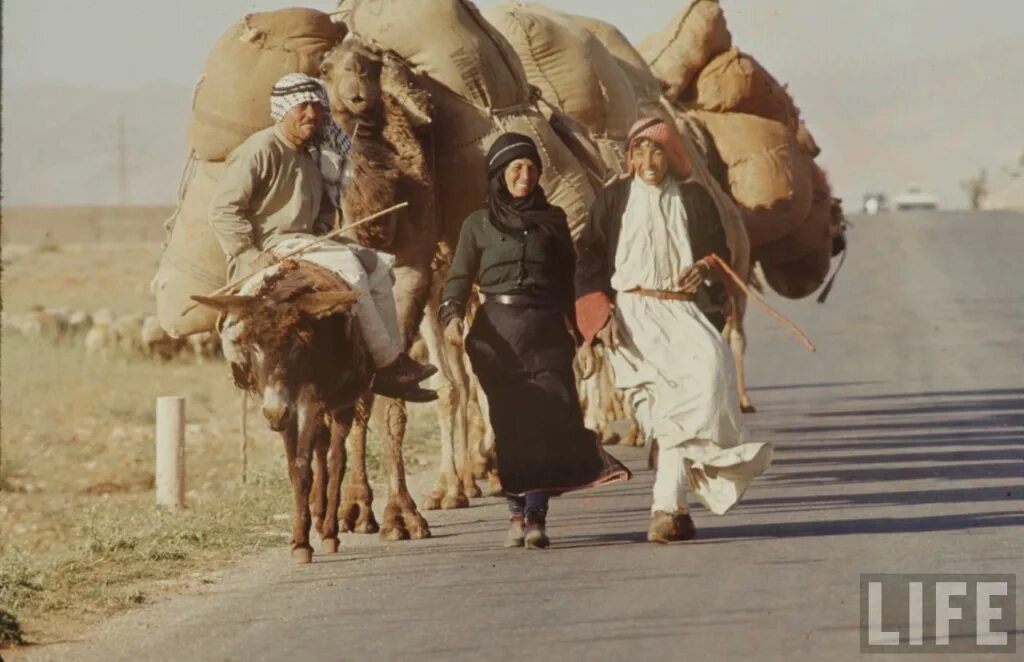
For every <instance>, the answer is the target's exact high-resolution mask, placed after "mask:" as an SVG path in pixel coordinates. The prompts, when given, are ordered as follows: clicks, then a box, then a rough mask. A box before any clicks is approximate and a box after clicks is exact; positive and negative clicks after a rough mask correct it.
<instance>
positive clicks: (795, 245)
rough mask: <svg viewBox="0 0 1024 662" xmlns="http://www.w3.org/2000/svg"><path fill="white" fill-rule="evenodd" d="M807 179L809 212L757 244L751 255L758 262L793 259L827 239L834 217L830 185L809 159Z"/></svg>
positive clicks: (779, 262) (774, 262) (773, 262)
mask: <svg viewBox="0 0 1024 662" xmlns="http://www.w3.org/2000/svg"><path fill="white" fill-rule="evenodd" d="M811 180H812V190H813V191H814V194H813V201H812V202H811V210H810V212H809V213H808V214H807V217H806V218H805V219H804V220H803V221H801V222H800V225H798V226H797V227H796V229H794V230H793V231H792V232H790V233H789V234H787V235H786V236H784V237H782V238H781V239H776V240H775V241H770V242H768V243H767V244H763V245H761V246H758V247H757V249H756V250H755V255H754V257H755V259H757V260H760V262H761V264H763V265H773V266H775V265H783V264H786V263H789V262H796V261H797V260H800V259H802V258H803V257H805V256H806V255H807V254H808V253H813V252H815V251H819V250H821V246H822V245H823V244H824V243H825V242H826V241H830V240H831V237H832V231H833V226H834V225H835V224H836V222H837V220H838V219H837V217H836V215H835V214H834V213H833V208H834V203H835V201H834V199H833V198H832V188H831V186H830V185H829V183H828V178H827V177H826V176H825V173H824V171H822V170H821V168H819V167H818V166H817V164H813V163H812V164H811Z"/></svg>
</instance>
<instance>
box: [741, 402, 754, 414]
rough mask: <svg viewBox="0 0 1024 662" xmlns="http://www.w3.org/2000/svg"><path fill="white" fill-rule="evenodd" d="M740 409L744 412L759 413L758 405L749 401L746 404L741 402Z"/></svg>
mask: <svg viewBox="0 0 1024 662" xmlns="http://www.w3.org/2000/svg"><path fill="white" fill-rule="evenodd" d="M740 411H741V412H743V413H744V414H756V413H757V407H755V406H754V405H752V404H750V403H749V402H748V403H746V404H741V405H740Z"/></svg>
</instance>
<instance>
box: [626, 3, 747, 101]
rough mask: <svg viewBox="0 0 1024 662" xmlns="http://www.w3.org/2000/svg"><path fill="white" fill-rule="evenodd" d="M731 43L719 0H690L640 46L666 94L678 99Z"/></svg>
mask: <svg viewBox="0 0 1024 662" xmlns="http://www.w3.org/2000/svg"><path fill="white" fill-rule="evenodd" d="M731 46H732V35H730V34H729V28H728V27H726V24H725V15H724V14H723V13H722V8H721V7H719V6H718V0H690V2H688V3H687V6H686V7H684V8H683V9H682V10H681V11H680V12H679V13H678V14H676V15H675V16H673V17H672V20H670V21H669V22H668V23H667V24H666V25H665V27H663V28H662V29H661V30H658V31H657V32H655V33H654V34H652V35H649V36H648V37H647V38H646V39H644V40H643V41H642V42H640V46H639V47H638V49H637V50H639V51H640V54H641V55H643V57H644V60H646V61H647V64H648V65H650V67H651V71H653V72H654V75H655V76H657V77H658V80H660V81H661V82H662V85H663V86H664V90H665V96H666V97H668V98H669V99H671V100H673V101H675V100H677V99H679V98H680V97H681V96H682V95H683V93H684V92H685V91H686V88H687V87H689V86H690V83H691V82H692V81H693V80H694V79H695V78H696V77H697V74H698V73H700V70H701V69H703V68H704V66H705V65H706V64H707V63H708V62H710V61H711V58H713V57H715V56H716V55H718V54H719V53H722V52H724V51H726V50H728V49H729V47H731Z"/></svg>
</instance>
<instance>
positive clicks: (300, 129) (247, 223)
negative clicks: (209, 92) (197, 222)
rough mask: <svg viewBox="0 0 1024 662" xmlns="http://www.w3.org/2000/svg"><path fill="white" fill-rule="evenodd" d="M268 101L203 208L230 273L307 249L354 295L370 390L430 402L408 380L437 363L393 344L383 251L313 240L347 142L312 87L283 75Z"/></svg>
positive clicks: (334, 202) (329, 221)
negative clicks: (263, 122)
mask: <svg viewBox="0 0 1024 662" xmlns="http://www.w3.org/2000/svg"><path fill="white" fill-rule="evenodd" d="M270 106H271V112H270V114H271V117H272V118H273V119H274V122H275V124H274V125H273V126H271V127H268V128H266V129H263V130H262V131H258V132H257V133H255V134H253V135H252V136H250V137H249V138H248V139H247V140H246V141H245V142H244V143H242V144H241V145H240V146H238V147H237V148H236V149H235V150H234V151H233V152H232V153H231V155H230V156H229V157H228V159H227V166H226V169H225V172H224V178H223V179H222V180H221V182H220V186H219V188H218V190H217V192H216V194H215V195H214V197H213V200H212V202H211V206H210V224H211V225H212V227H213V230H214V232H215V233H216V235H217V239H218V241H219V242H220V245H221V247H222V248H223V249H224V252H225V253H226V254H227V256H228V258H229V275H230V277H231V279H237V278H239V277H244V276H246V275H248V274H253V273H256V272H258V271H260V270H262V269H264V268H266V267H269V266H271V265H272V264H274V263H275V262H276V261H277V260H278V259H281V258H282V257H283V256H285V255H290V254H293V253H294V252H295V251H300V250H301V249H303V248H304V247H307V246H310V248H309V250H308V251H304V252H302V256H301V259H303V260H306V261H309V262H313V263H315V264H318V265H320V266H323V267H326V268H327V269H329V270H331V271H333V272H334V273H336V274H338V275H339V276H341V277H342V278H343V279H344V280H345V281H346V282H347V283H348V284H349V285H351V286H352V288H353V289H354V290H356V291H357V292H359V293H361V294H362V296H360V297H359V299H358V301H357V302H356V304H355V308H354V310H355V314H356V319H357V321H358V324H359V328H360V331H361V332H362V337H363V340H364V342H365V343H366V345H367V348H368V349H369V352H370V355H371V357H372V359H373V363H374V367H375V369H376V374H375V376H374V379H373V383H372V390H373V391H374V392H375V393H378V394H380V395H385V396H389V397H393V398H399V399H402V400H407V401H410V402H429V401H432V400H436V399H437V394H436V392H435V391H432V390H428V389H424V388H421V387H420V386H418V384H419V383H420V382H421V381H423V380H425V379H427V378H428V377H430V376H431V375H433V374H434V373H436V372H437V369H436V368H435V367H434V366H431V365H423V364H420V363H417V362H416V361H414V360H413V359H412V358H411V357H410V356H409V355H408V354H407V353H406V352H405V351H403V347H402V338H401V334H400V333H399V330H398V317H397V313H396V311H395V298H394V293H393V290H392V286H393V284H394V281H393V277H392V263H393V258H391V256H388V255H386V254H383V253H377V252H376V251H373V250H370V249H367V248H363V247H361V246H359V245H358V244H356V243H355V242H351V241H348V240H334V241H318V240H317V239H316V238H315V237H314V235H322V234H324V233H326V232H329V231H331V230H332V229H334V225H335V218H336V213H337V209H338V204H339V192H340V189H341V186H342V185H343V175H344V173H343V170H344V157H345V153H346V152H347V141H348V138H347V136H345V135H344V133H343V132H342V131H341V130H340V129H339V128H338V127H337V126H335V125H334V123H333V122H332V121H331V119H330V115H329V114H328V113H329V105H328V101H327V95H326V93H325V91H324V89H323V86H322V84H321V83H320V81H319V80H317V79H316V78H313V77H311V76H307V75H305V74H301V73H293V74H288V75H286V76H284V77H283V78H281V79H280V80H279V81H278V82H277V83H276V84H275V85H274V89H273V92H272V94H271V99H270ZM311 244H316V245H313V246H311Z"/></svg>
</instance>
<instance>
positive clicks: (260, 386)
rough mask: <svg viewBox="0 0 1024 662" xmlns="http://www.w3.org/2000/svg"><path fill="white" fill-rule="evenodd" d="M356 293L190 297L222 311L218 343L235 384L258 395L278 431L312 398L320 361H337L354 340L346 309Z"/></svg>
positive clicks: (320, 373) (321, 371)
mask: <svg viewBox="0 0 1024 662" xmlns="http://www.w3.org/2000/svg"><path fill="white" fill-rule="evenodd" d="M358 297H359V294H358V293H357V292H353V291H351V290H347V291H330V292H316V291H307V292H304V293H300V294H298V296H295V297H294V298H291V299H289V300H281V299H280V298H277V297H274V296H273V293H271V295H270V296H257V295H245V294H239V295H228V296H210V297H202V296H195V297H193V299H194V300H196V301H197V302H199V303H200V304H202V305H205V306H209V307H211V308H213V309H215V310H217V311H218V312H220V313H221V315H222V316H223V319H222V321H221V325H220V326H221V332H220V334H221V346H222V348H223V350H224V356H225V358H226V359H227V360H228V361H229V362H230V364H231V372H232V376H233V377H234V380H235V384H236V385H237V386H238V387H239V388H242V389H245V390H248V391H251V392H253V393H257V394H261V395H262V396H263V415H264V417H265V418H266V419H267V423H268V424H269V425H270V428H271V429H272V430H276V431H282V430H284V429H285V428H286V427H287V426H288V425H289V424H290V423H293V422H294V420H295V416H296V414H297V413H298V412H299V411H300V410H301V409H303V408H304V407H303V405H304V404H307V401H309V400H311V398H314V397H315V391H316V389H317V387H319V386H321V385H320V384H318V381H320V380H322V379H323V376H324V373H325V370H324V366H325V365H327V364H332V367H333V364H335V363H339V361H338V358H339V357H338V353H339V352H343V351H344V348H345V347H347V346H349V347H350V346H352V345H354V340H353V333H357V332H355V331H354V328H353V327H354V325H353V324H352V319H351V316H349V315H346V314H344V313H346V312H347V311H348V309H349V308H351V306H352V304H353V303H355V301H356V299H357V298H358ZM344 363H345V361H344V360H342V361H340V364H341V365H344ZM340 369H341V370H344V368H343V367H342V368H340ZM310 387H312V388H310Z"/></svg>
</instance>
